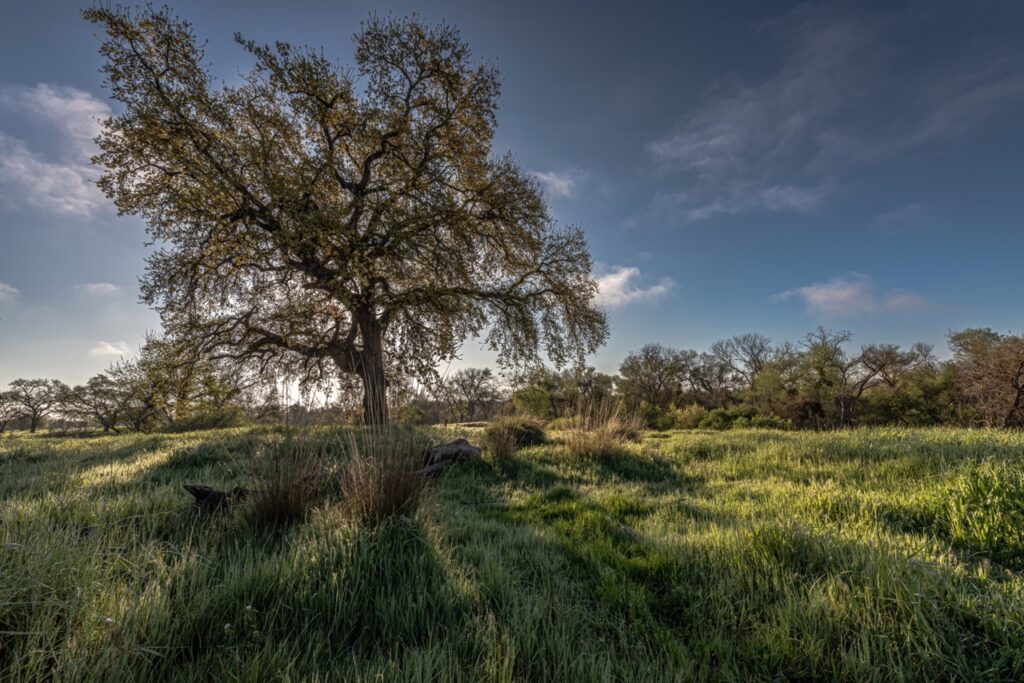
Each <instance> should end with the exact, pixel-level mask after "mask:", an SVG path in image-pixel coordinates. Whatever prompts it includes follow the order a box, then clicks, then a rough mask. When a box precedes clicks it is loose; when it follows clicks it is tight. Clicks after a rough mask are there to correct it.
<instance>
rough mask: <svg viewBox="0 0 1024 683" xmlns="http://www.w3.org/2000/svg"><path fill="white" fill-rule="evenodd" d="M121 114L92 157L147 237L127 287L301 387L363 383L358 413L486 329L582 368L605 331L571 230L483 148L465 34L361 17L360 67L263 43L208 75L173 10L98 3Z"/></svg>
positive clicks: (477, 79)
mask: <svg viewBox="0 0 1024 683" xmlns="http://www.w3.org/2000/svg"><path fill="white" fill-rule="evenodd" d="M84 16H85V18H86V19H87V20H89V21H91V22H93V23H95V24H99V25H101V26H102V27H103V28H104V29H105V32H106V36H105V38H104V39H103V42H102V46H101V49H100V51H101V54H102V55H103V57H104V58H105V66H104V67H103V70H104V72H105V75H106V79H107V83H108V86H109V88H110V92H111V94H112V96H113V98H114V99H115V100H117V101H119V102H121V103H122V104H123V105H124V110H123V113H121V114H120V115H118V116H115V117H113V118H111V119H109V120H107V121H106V122H105V126H104V130H103V132H102V134H101V135H100V138H99V140H98V142H99V145H100V150H101V151H100V153H99V155H98V156H97V157H96V159H95V161H96V162H97V163H99V164H100V165H102V166H103V167H105V169H106V173H105V174H104V176H103V177H102V179H101V181H100V187H101V188H102V189H103V191H104V192H105V193H106V194H107V196H109V197H110V198H112V199H113V200H114V201H115V203H116V205H117V208H118V210H119V211H120V212H122V213H127V214H136V215H140V216H142V217H143V218H144V219H145V220H146V222H147V225H148V231H149V234H150V236H151V237H152V239H153V241H154V242H155V243H156V244H157V245H158V249H157V250H156V251H155V253H153V254H152V256H151V257H150V258H149V260H148V264H147V269H146V273H145V275H144V277H143V282H142V294H143V298H144V300H145V301H146V302H148V303H150V304H151V305H154V306H155V307H156V308H157V310H158V311H159V312H160V314H161V316H162V320H163V323H164V326H165V329H166V331H167V332H168V334H170V335H171V336H177V337H184V338H190V339H195V340H197V341H198V342H199V343H200V345H201V346H202V347H203V348H204V349H206V350H211V351H215V352H216V353H218V354H219V355H220V357H222V358H230V359H233V360H237V361H254V362H257V363H259V364H260V365H263V366H266V365H270V364H273V365H276V366H277V367H279V368H282V369H284V370H286V371H289V372H293V373H295V374H297V375H298V376H299V377H300V378H301V379H303V380H304V381H306V382H318V381H326V380H330V379H333V378H336V377H337V376H338V374H339V373H342V374H350V375H355V376H358V377H360V378H361V379H362V383H363V388H364V410H365V413H366V418H367V420H368V421H371V422H382V421H386V420H387V407H386V406H387V403H386V394H385V386H386V383H387V378H388V376H389V375H392V374H403V375H413V376H427V375H429V374H430V373H432V372H433V369H434V367H435V366H436V363H437V362H438V361H440V360H444V359H450V358H452V357H454V356H455V355H456V353H457V351H458V349H459V347H460V345H461V343H462V342H463V340H464V339H466V338H467V337H469V336H472V335H483V336H484V337H485V339H486V342H487V343H488V345H489V346H490V348H492V349H493V350H495V351H497V352H498V354H499V358H500V359H501V360H502V361H503V362H507V363H509V364H512V365H524V364H527V363H530V362H534V361H536V360H538V359H540V358H541V357H542V355H546V356H547V357H548V358H549V359H550V360H552V361H553V362H554V363H556V364H565V363H567V362H570V361H582V358H583V356H584V355H585V354H587V353H590V352H592V351H594V350H595V349H596V348H597V347H598V346H599V345H600V344H601V343H603V341H604V339H605V337H606V335H607V323H606V320H605V316H604V314H603V313H602V312H601V311H600V310H598V309H597V308H596V307H595V306H594V305H593V297H594V295H595V294H596V291H597V285H596V282H595V281H594V279H593V278H592V276H591V260H590V255H589V253H588V250H587V245H586V242H585V239H584V235H583V232H582V230H581V229H580V228H578V227H560V226H558V225H556V224H555V222H554V220H553V219H552V217H551V215H550V212H549V210H548V207H547V205H546V203H545V201H544V199H543V195H542V193H541V190H540V188H539V186H538V184H537V182H536V180H535V179H534V178H532V176H531V175H530V174H528V173H527V172H525V171H524V170H523V169H521V168H520V167H519V166H518V165H517V164H516V162H515V161H514V159H513V158H512V157H511V156H510V155H507V154H506V155H504V156H498V157H495V156H494V155H492V151H491V146H492V140H493V135H494V129H495V125H496V110H497V98H498V94H499V86H500V79H499V74H498V72H497V70H496V69H494V68H492V67H490V66H486V65H478V64H474V63H473V62H472V61H471V54H470V50H469V48H468V47H467V45H466V44H465V42H464V41H463V40H462V39H461V37H460V35H459V33H458V31H457V30H456V29H454V28H452V27H450V26H447V25H439V26H428V25H425V24H423V23H422V22H421V21H419V20H418V19H415V18H412V19H397V18H386V19H385V18H376V17H375V18H371V19H369V20H368V21H366V22H365V23H364V24H363V26H362V29H361V30H360V31H359V33H357V34H356V36H355V60H354V66H353V67H351V68H344V67H342V66H339V65H337V64H335V63H333V62H331V61H330V60H329V59H328V58H327V57H325V56H324V54H323V53H322V51H316V50H311V49H306V48H297V47H293V46H291V45H288V44H285V43H277V44H276V45H274V46H263V45H258V44H256V43H254V42H252V41H249V40H245V39H243V38H242V37H241V36H237V35H236V41H237V42H238V43H239V45H241V46H242V48H244V49H245V50H246V51H247V52H248V54H249V55H250V56H251V58H252V59H253V60H254V62H255V65H254V66H253V68H252V69H251V70H250V71H249V72H248V73H246V74H243V76H242V78H241V82H240V83H239V84H237V85H224V84H220V83H218V82H217V81H216V80H215V78H214V77H213V75H212V74H211V72H210V70H209V67H208V66H207V65H206V64H205V63H204V54H203V49H202V47H201V46H200V44H199V43H198V42H197V40H196V38H195V36H194V34H193V32H192V29H191V27H190V25H189V24H188V22H186V21H183V20H181V19H179V18H177V17H175V16H174V15H172V14H171V13H170V11H169V10H167V9H161V10H155V9H143V10H139V11H134V12H133V11H130V10H127V9H121V8H116V9H110V8H95V9H89V10H86V11H85V12H84Z"/></svg>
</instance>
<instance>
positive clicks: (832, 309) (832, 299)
mask: <svg viewBox="0 0 1024 683" xmlns="http://www.w3.org/2000/svg"><path fill="white" fill-rule="evenodd" d="M772 298H773V299H774V300H776V301H788V300H790V299H798V300H801V301H803V302H804V304H805V305H806V308H807V312H808V313H809V314H811V315H816V316H826V317H838V318H845V317H850V316H856V315H862V314H868V313H878V312H890V313H897V312H910V311H915V310H919V309H920V308H922V307H923V306H924V305H925V303H926V302H925V300H924V299H923V298H922V297H920V296H918V295H916V294H912V293H910V292H905V291H901V290H890V291H887V292H879V291H878V287H877V285H876V284H875V282H874V280H872V279H871V278H870V277H868V276H867V275H863V274H861V273H850V274H849V275H843V276H839V277H834V278H832V279H831V280H829V281H828V282H819V283H814V284H810V285H804V286H803V287H794V288H793V289H787V290H786V291H784V292H780V293H779V294H776V295H775V296H773V297H772Z"/></svg>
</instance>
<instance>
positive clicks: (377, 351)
mask: <svg viewBox="0 0 1024 683" xmlns="http://www.w3.org/2000/svg"><path fill="white" fill-rule="evenodd" d="M360 327H361V328H362V333H363V335H362V336H363V351H362V353H361V354H360V358H359V376H360V378H361V379H362V381H363V422H364V423H365V424H368V425H383V424H387V423H388V390H387V377H386V376H385V373H384V344H383V339H382V337H383V334H382V331H381V329H380V326H379V324H378V323H377V321H376V320H373V321H372V322H368V323H365V324H363V325H361V326H360Z"/></svg>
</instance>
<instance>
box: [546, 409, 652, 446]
mask: <svg viewBox="0 0 1024 683" xmlns="http://www.w3.org/2000/svg"><path fill="white" fill-rule="evenodd" d="M642 431H643V420H642V419H641V418H640V416H639V415H637V414H636V413H633V412H631V411H629V410H627V409H626V408H625V406H623V405H622V404H621V403H619V402H617V401H611V400H605V401H589V400H585V401H582V402H581V403H580V404H579V405H578V406H577V409H576V412H575V413H574V414H573V415H571V416H570V417H569V419H568V428H567V429H566V430H565V446H566V449H567V450H568V451H569V452H570V453H571V454H572V455H575V456H577V457H599V456H604V455H617V454H619V453H621V452H622V449H623V447H624V446H625V445H626V443H627V442H629V441H636V440H638V439H639V438H640V434H641V433H642Z"/></svg>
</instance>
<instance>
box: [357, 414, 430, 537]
mask: <svg viewBox="0 0 1024 683" xmlns="http://www.w3.org/2000/svg"><path fill="white" fill-rule="evenodd" d="M347 445H348V460H347V461H346V463H345V465H344V468H343V470H342V473H341V478H340V486H341V495H342V506H343V509H344V510H345V512H346V514H347V515H348V516H349V517H350V518H351V519H352V520H353V521H355V522H357V523H359V524H361V525H363V526H371V527H372V526H377V525H379V524H380V523H381V522H383V521H385V520H387V519H388V518H391V517H396V516H398V515H408V514H411V513H412V512H414V511H415V510H416V507H417V506H418V504H419V501H420V497H421V496H422V494H423V490H424V488H426V477H425V476H423V474H421V473H420V470H421V469H422V467H423V454H424V451H425V450H426V449H427V448H428V447H429V446H430V441H429V438H428V436H427V435H426V434H424V433H423V432H422V431H419V430H416V429H412V428H403V427H372V428H367V429H364V430H353V431H351V432H349V436H348V444H347Z"/></svg>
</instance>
